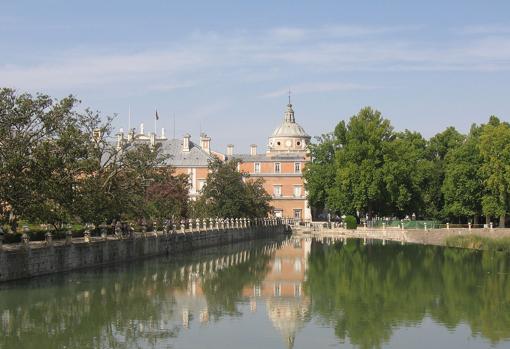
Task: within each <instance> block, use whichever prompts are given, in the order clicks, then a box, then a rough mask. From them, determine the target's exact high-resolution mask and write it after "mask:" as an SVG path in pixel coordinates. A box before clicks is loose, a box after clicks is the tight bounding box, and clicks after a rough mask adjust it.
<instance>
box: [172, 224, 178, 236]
mask: <svg viewBox="0 0 510 349" xmlns="http://www.w3.org/2000/svg"><path fill="white" fill-rule="evenodd" d="M176 233H177V224H175V223H174V224H172V234H176Z"/></svg>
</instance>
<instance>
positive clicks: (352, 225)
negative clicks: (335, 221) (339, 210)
mask: <svg viewBox="0 0 510 349" xmlns="http://www.w3.org/2000/svg"><path fill="white" fill-rule="evenodd" d="M345 224H346V225H347V229H356V228H357V227H358V221H357V220H356V217H354V216H347V217H345Z"/></svg>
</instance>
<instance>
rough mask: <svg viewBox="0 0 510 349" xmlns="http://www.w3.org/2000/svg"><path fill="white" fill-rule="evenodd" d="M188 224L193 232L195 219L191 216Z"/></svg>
mask: <svg viewBox="0 0 510 349" xmlns="http://www.w3.org/2000/svg"><path fill="white" fill-rule="evenodd" d="M188 224H189V231H191V232H193V219H192V218H190V219H189V220H188Z"/></svg>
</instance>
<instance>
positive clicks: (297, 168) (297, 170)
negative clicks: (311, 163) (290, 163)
mask: <svg viewBox="0 0 510 349" xmlns="http://www.w3.org/2000/svg"><path fill="white" fill-rule="evenodd" d="M294 172H295V173H301V163H300V162H295V163H294Z"/></svg>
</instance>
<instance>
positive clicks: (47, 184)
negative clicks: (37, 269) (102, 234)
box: [0, 88, 188, 231]
mask: <svg viewBox="0 0 510 349" xmlns="http://www.w3.org/2000/svg"><path fill="white" fill-rule="evenodd" d="M78 104H79V101H78V100H76V99H75V98H74V97H72V96H69V97H66V98H64V99H62V100H60V101H56V100H53V99H51V98H50V97H49V96H46V95H36V96H32V95H30V94H27V93H24V94H23V93H22V94H18V93H17V92H16V91H15V90H13V89H5V88H4V89H0V164H1V166H0V223H8V224H10V226H11V230H13V231H15V230H16V228H17V225H18V223H17V222H18V220H19V219H23V220H25V221H29V222H32V223H49V224H52V225H53V226H54V227H55V228H60V227H62V225H63V223H65V222H71V221H73V222H92V223H96V224H99V223H102V222H103V221H105V220H106V221H111V220H112V219H118V218H121V217H123V218H140V217H142V216H145V217H147V218H149V217H150V218H152V219H157V218H166V217H168V216H170V215H179V216H180V215H183V214H186V205H187V204H186V203H187V188H188V185H187V182H186V179H185V178H183V177H177V178H174V177H173V176H172V169H171V168H168V167H167V166H166V167H165V169H163V168H162V165H163V164H164V161H165V160H166V157H165V156H163V155H162V153H161V152H160V150H159V146H156V147H151V146H148V145H140V146H138V145H137V146H133V145H132V144H124V145H123V148H122V149H121V150H119V149H117V147H116V145H115V144H112V142H111V138H110V136H111V133H112V126H111V121H112V118H102V117H101V116H100V115H99V114H98V113H94V112H92V111H90V110H88V109H86V110H85V111H83V112H79V111H78V110H77V107H78ZM151 186H153V187H152V188H151ZM155 188H157V189H158V190H159V191H158V194H156V193H155V191H156V190H155Z"/></svg>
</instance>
